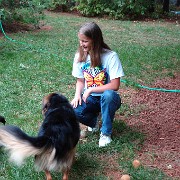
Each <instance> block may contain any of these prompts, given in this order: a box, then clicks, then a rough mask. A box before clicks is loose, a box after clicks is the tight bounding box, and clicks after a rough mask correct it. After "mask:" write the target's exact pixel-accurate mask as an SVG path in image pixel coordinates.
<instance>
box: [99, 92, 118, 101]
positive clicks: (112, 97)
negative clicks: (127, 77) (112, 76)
mask: <svg viewBox="0 0 180 180" xmlns="http://www.w3.org/2000/svg"><path fill="white" fill-rule="evenodd" d="M101 100H102V101H105V102H107V103H111V102H120V101H121V98H120V96H119V94H117V93H116V92H115V91H113V90H106V91H104V93H103V94H102V96H101Z"/></svg>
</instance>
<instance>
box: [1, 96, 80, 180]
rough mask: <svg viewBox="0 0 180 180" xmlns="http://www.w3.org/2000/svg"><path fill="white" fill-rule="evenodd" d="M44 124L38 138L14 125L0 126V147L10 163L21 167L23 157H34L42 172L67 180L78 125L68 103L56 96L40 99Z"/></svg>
mask: <svg viewBox="0 0 180 180" xmlns="http://www.w3.org/2000/svg"><path fill="white" fill-rule="evenodd" d="M42 113H43V115H44V121H43V123H42V125H41V127H40V130H39V133H38V136H37V137H31V136H29V135H27V134H26V133H25V132H23V131H22V130H21V129H20V128H18V127H16V126H1V127H0V144H1V145H3V146H4V147H5V149H6V150H8V151H9V153H10V160H12V161H14V162H15V163H16V164H18V165H21V164H22V163H23V161H24V160H25V158H27V157H29V156H35V166H36V169H37V170H39V171H42V170H43V171H45V174H46V179H47V180H51V179H52V177H51V174H50V171H62V172H63V180H68V174H69V170H70V168H71V165H72V163H73V159H74V156H75V148H76V145H77V143H78V140H79V136H80V128H79V123H78V122H77V120H76V116H75V113H74V111H73V108H72V107H71V105H70V103H69V102H68V100H67V99H66V98H65V97H64V96H62V95H60V94H57V93H52V94H49V95H48V96H45V97H44V98H43V108H42Z"/></svg>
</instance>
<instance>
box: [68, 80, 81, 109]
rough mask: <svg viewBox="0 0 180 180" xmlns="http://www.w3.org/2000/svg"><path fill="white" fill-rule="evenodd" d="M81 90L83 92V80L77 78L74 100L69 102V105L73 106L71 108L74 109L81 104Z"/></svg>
mask: <svg viewBox="0 0 180 180" xmlns="http://www.w3.org/2000/svg"><path fill="white" fill-rule="evenodd" d="M83 90H84V79H83V78H77V82H76V92H75V96H74V99H73V100H72V101H71V105H72V106H73V108H76V107H77V106H78V104H79V105H81V103H82V99H81V95H82V92H83Z"/></svg>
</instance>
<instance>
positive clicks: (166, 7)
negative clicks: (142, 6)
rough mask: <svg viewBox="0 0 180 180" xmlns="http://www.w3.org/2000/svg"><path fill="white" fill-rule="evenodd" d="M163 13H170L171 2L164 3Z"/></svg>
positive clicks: (165, 0) (167, 0)
mask: <svg viewBox="0 0 180 180" xmlns="http://www.w3.org/2000/svg"><path fill="white" fill-rule="evenodd" d="M163 12H169V0H164V1H163Z"/></svg>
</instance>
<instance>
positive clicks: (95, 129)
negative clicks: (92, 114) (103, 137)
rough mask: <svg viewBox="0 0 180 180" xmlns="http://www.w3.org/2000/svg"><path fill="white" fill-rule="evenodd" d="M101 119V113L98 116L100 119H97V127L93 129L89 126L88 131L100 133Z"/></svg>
mask: <svg viewBox="0 0 180 180" xmlns="http://www.w3.org/2000/svg"><path fill="white" fill-rule="evenodd" d="M100 119H101V113H99V115H98V117H97V122H96V125H95V127H94V128H92V127H89V126H88V128H87V130H88V131H89V132H97V131H99V121H100Z"/></svg>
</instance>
